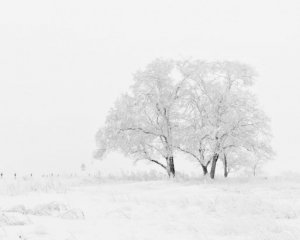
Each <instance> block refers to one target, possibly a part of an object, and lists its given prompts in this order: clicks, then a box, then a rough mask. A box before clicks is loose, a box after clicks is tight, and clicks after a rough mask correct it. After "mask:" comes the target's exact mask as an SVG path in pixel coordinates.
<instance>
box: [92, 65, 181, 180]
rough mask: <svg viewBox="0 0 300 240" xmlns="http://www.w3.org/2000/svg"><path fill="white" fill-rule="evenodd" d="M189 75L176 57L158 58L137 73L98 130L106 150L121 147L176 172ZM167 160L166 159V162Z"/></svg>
mask: <svg viewBox="0 0 300 240" xmlns="http://www.w3.org/2000/svg"><path fill="white" fill-rule="evenodd" d="M185 79H186V78H185V76H183V75H182V74H181V73H180V68H179V67H178V65H177V64H176V62H174V61H167V60H156V61H154V62H152V63H151V64H149V65H148V66H147V67H146V69H145V70H143V71H138V72H137V73H136V74H135V75H134V84H133V85H132V87H131V90H132V91H131V93H130V94H129V95H126V96H123V97H122V98H121V99H120V100H119V101H118V102H117V103H116V106H115V108H114V109H112V110H111V113H110V114H109V116H108V118H107V121H106V126H105V127H104V129H101V130H100V132H99V134H98V137H97V138H98V145H99V146H105V147H100V149H102V150H98V156H101V155H102V154H101V151H102V152H105V151H107V150H108V149H119V150H121V151H122V152H123V153H125V154H127V155H130V156H131V157H133V158H135V159H137V160H139V159H146V160H149V161H151V162H153V163H156V164H158V165H159V166H161V167H163V168H164V169H165V170H166V171H167V173H168V175H169V176H171V177H174V176H175V164H174V149H175V148H174V146H175V145H176V144H175V138H174V135H176V134H175V133H176V131H178V124H177V123H178V121H179V110H178V108H179V103H180V101H181V89H183V86H184V83H185ZM162 161H164V162H162Z"/></svg>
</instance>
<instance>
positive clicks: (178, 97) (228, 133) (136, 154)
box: [96, 60, 272, 178]
mask: <svg viewBox="0 0 300 240" xmlns="http://www.w3.org/2000/svg"><path fill="white" fill-rule="evenodd" d="M254 77H255V72H254V71H253V70H252V68H250V67H249V66H247V65H244V64H241V63H238V62H203V61H184V62H183V61H171V60H156V61H154V62H152V63H151V64H149V65H148V66H147V67H146V68H145V69H144V70H141V71H138V72H137V73H136V74H135V75H134V83H133V85H132V86H131V90H130V92H129V93H128V94H125V95H123V96H121V97H120V99H119V100H118V101H117V102H116V103H115V106H114V107H113V108H112V109H111V111H110V113H109V114H108V116H107V119H106V123H105V126H104V127H103V128H102V129H100V130H99V132H98V135H97V143H98V151H97V154H96V155H97V156H98V157H102V156H103V154H104V153H106V152H108V151H110V150H120V151H122V152H123V153H124V154H126V155H127V156H130V157H132V158H134V159H136V160H141V159H144V160H148V161H150V162H152V163H155V164H157V165H158V166H160V167H162V168H164V169H165V170H166V172H167V173H168V175H169V176H170V177H174V176H175V164H174V155H175V153H176V151H181V152H184V153H186V154H188V155H189V156H192V157H193V158H194V159H196V160H197V161H198V162H199V163H200V165H201V167H202V170H203V173H204V175H205V174H207V173H208V171H209V170H208V167H209V165H210V166H211V167H210V177H211V178H214V177H215V171H216V164H217V161H218V159H221V160H222V161H223V165H224V176H225V177H227V175H228V172H229V170H230V169H233V168H236V167H238V166H244V165H245V164H246V165H247V163H248V165H251V168H252V169H254V170H253V171H254V172H255V169H256V168H257V166H259V165H260V163H261V162H262V161H263V160H264V159H267V158H269V156H271V153H272V151H271V147H270V145H269V137H270V134H269V132H270V131H269V124H268V119H267V117H266V116H265V114H264V113H263V112H262V111H261V110H260V108H259V107H258V104H257V102H256V99H255V96H254V95H253V94H252V93H251V91H250V90H249V89H250V88H249V87H250V86H251V85H252V84H253V80H254ZM245 154H246V155H247V157H245V156H246V155H245ZM237 156H240V157H237ZM249 156H251V157H249ZM237 158H239V159H238V160H237ZM248 159H251V161H248Z"/></svg>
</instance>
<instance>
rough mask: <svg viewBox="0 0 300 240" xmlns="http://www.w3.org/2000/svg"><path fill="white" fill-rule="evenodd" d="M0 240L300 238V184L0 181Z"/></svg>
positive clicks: (294, 181)
mask: <svg viewBox="0 0 300 240" xmlns="http://www.w3.org/2000/svg"><path fill="white" fill-rule="evenodd" d="M0 239H1V240H2V239H27V240H46V239H47V240H48V239H55V240H60V239H62V240H71V239H72V240H79V239H80V240H98V239H105V240H111V239H118V240H135V239H136V240H143V239H147V240H160V239H163V240H168V239H172V240H177V239H180V240H181V239H182V240H189V239H197V240H201V239H203V240H210V239H218V240H225V239H226V240H227V239H228V240H229V239H230V240H237V239H241V240H249V239H253V240H254V239H255V240H256V239H258V240H259V239H263V240H267V239H270V240H276V239H278V240H285V239H295V240H298V239H300V178H293V179H286V178H285V179H282V178H272V179H263V178H260V179H228V180H223V179H222V180H221V179H220V180H217V181H214V182H211V181H209V180H205V179H202V180H201V179H200V180H189V181H187V180H184V181H183V180H181V181H180V180H173V181H169V180H157V181H147V182H142V181H139V182H129V181H126V182H118V181H115V182H101V181H96V180H95V181H93V180H92V179H90V180H89V181H87V180H85V181H83V179H76V180H75V179H72V180H70V179H59V178H52V179H51V178H48V179H46V180H45V179H38V180H37V179H36V180H26V181H25V180H0Z"/></svg>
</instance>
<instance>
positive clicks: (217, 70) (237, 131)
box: [181, 61, 271, 178]
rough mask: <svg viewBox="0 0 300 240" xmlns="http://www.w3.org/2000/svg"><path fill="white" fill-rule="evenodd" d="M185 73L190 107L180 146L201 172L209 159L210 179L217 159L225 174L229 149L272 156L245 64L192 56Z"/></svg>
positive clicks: (266, 127)
mask: <svg viewBox="0 0 300 240" xmlns="http://www.w3.org/2000/svg"><path fill="white" fill-rule="evenodd" d="M184 72H185V73H186V74H189V76H190V77H189V91H188V96H187V98H186V99H188V101H187V103H188V104H187V106H188V107H187V108H188V109H189V110H188V111H187V115H186V120H185V122H186V124H187V126H185V129H184V130H183V132H185V133H186V135H185V137H184V138H183V142H181V145H183V146H184V149H182V148H181V150H182V151H184V152H186V153H188V154H190V155H193V156H194V157H195V158H196V159H197V160H198V161H199V162H200V164H201V166H202V168H203V172H204V174H205V173H206V172H207V164H210V163H211V169H210V176H211V178H214V176H215V170H216V164H217V161H218V159H219V158H220V159H222V161H223V165H224V176H225V177H227V175H228V169H229V166H228V157H227V155H228V154H229V155H232V154H230V153H232V152H235V153H238V152H239V151H240V152H243V151H244V150H245V149H246V150H247V151H248V152H249V154H250V155H251V154H253V153H255V152H256V153H260V156H261V157H262V156H270V154H268V153H270V150H271V147H270V145H268V143H269V136H270V134H269V133H270V131H269V125H268V118H267V117H266V116H265V114H264V113H263V112H262V111H261V110H260V109H259V107H258V104H257V102H256V99H255V96H254V95H253V94H251V92H250V91H249V87H250V86H251V85H252V84H253V80H254V77H255V72H254V71H253V70H252V69H251V68H250V67H249V66H247V65H244V64H240V63H238V62H210V63H208V62H203V61H193V62H189V64H186V65H185V69H184ZM189 130H190V131H189ZM257 135H260V136H261V137H260V139H261V140H259V141H258V138H257V137H256V136H257ZM262 143H264V144H262ZM254 146H255V147H254ZM262 146H264V147H262ZM263 153H264V154H263ZM229 155H228V156H229ZM255 155H257V154H255ZM260 159H263V158H260ZM265 159H266V158H265ZM241 161H243V164H244V163H245V162H246V161H244V160H243V159H242V158H241V159H240V160H239V161H235V163H236V164H235V167H236V166H238V165H239V164H237V163H238V162H241ZM243 164H241V165H243ZM230 167H231V168H232V167H233V161H230Z"/></svg>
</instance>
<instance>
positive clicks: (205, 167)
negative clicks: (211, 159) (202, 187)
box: [201, 163, 208, 176]
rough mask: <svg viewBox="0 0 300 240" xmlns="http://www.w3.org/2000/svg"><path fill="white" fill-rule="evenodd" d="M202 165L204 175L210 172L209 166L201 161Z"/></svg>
mask: <svg viewBox="0 0 300 240" xmlns="http://www.w3.org/2000/svg"><path fill="white" fill-rule="evenodd" d="M201 167H202V170H203V175H204V176H205V175H206V174H207V173H208V170H207V166H206V165H204V164H202V163H201Z"/></svg>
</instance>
